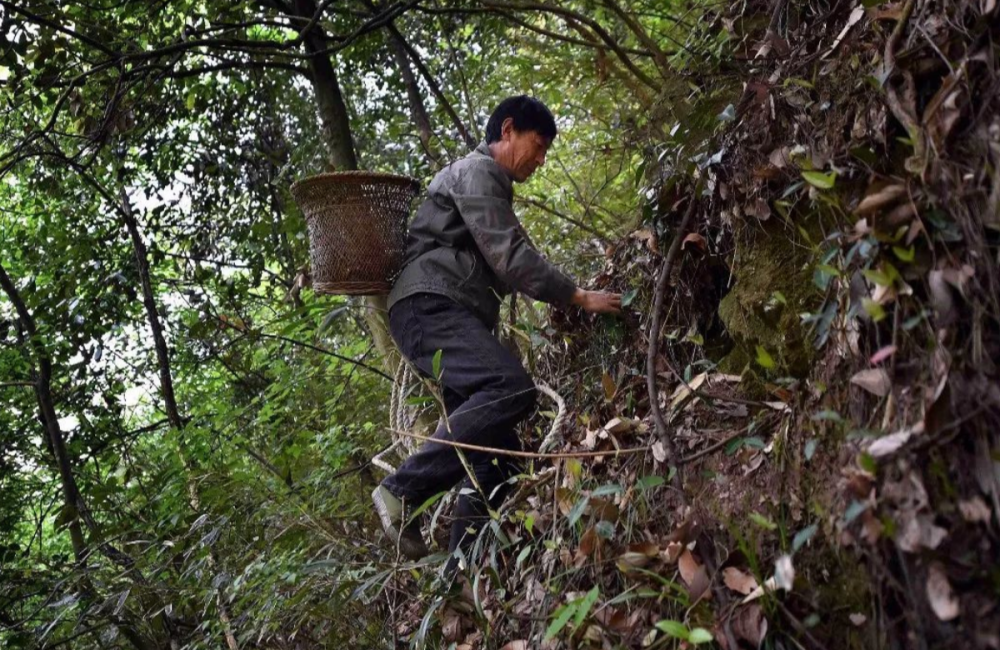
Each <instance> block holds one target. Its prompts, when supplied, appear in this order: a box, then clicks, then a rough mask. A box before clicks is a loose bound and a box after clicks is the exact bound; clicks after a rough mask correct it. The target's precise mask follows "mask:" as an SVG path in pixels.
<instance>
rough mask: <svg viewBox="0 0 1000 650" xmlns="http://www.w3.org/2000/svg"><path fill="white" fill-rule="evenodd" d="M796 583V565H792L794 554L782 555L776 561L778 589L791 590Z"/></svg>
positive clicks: (775, 572)
mask: <svg viewBox="0 0 1000 650" xmlns="http://www.w3.org/2000/svg"><path fill="white" fill-rule="evenodd" d="M794 583H795V567H794V566H792V556H791V555H782V556H781V557H779V558H778V560H777V561H776V562H775V563H774V584H775V585H777V587H778V589H784V590H785V591H791V589H792V585H793V584H794Z"/></svg>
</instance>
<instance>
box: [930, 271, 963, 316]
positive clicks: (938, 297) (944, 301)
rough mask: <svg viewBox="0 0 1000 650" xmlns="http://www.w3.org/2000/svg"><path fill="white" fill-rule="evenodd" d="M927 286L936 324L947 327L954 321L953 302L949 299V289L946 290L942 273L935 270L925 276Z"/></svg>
mask: <svg viewBox="0 0 1000 650" xmlns="http://www.w3.org/2000/svg"><path fill="white" fill-rule="evenodd" d="M927 286H928V287H929V288H930V290H931V292H930V293H931V295H930V299H931V307H933V308H934V312H935V313H936V314H937V319H938V322H939V323H940V324H941V325H948V324H950V323H953V322H954V321H955V317H956V313H955V301H954V300H953V299H952V297H951V289H950V288H948V284H947V282H945V279H944V272H943V271H941V270H939V269H935V270H933V271H931V272H930V273H928V274H927Z"/></svg>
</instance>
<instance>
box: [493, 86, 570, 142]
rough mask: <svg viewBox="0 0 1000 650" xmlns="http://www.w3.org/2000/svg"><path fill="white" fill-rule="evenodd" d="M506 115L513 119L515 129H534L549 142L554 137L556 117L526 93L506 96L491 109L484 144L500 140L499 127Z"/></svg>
mask: <svg viewBox="0 0 1000 650" xmlns="http://www.w3.org/2000/svg"><path fill="white" fill-rule="evenodd" d="M508 117H510V118H513V119H514V129H515V130H517V131H534V132H535V133H537V134H538V135H540V136H542V137H543V138H547V139H548V140H549V141H550V142H551V141H552V140H554V139H555V137H556V133H557V132H558V129H556V118H554V117H553V116H552V111H550V110H549V109H548V107H547V106H545V104H543V103H542V102H540V101H538V100H537V99H535V98H534V97H529V96H528V95H516V96H514V97H508V98H507V99H505V100H503V101H502V102H500V104H499V105H498V106H497V107H496V108H495V109H493V114H492V115H490V121H489V122H487V123H486V144H492V143H494V142H498V141H499V140H500V137H501V135H500V129H501V127H502V126H503V123H504V120H506V119H507V118H508Z"/></svg>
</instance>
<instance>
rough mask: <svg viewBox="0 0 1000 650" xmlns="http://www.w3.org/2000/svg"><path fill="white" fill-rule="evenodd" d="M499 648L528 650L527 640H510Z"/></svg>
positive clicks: (503, 649) (502, 649)
mask: <svg viewBox="0 0 1000 650" xmlns="http://www.w3.org/2000/svg"><path fill="white" fill-rule="evenodd" d="M500 650H528V642H527V641H524V640H521V639H518V640H517V641H511V642H510V643H508V644H507V645H505V646H504V647H502V648H500Z"/></svg>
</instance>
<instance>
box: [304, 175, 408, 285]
mask: <svg viewBox="0 0 1000 650" xmlns="http://www.w3.org/2000/svg"><path fill="white" fill-rule="evenodd" d="M291 190H292V196H293V197H294V198H295V202H296V203H297V204H298V205H299V208H301V209H302V213H303V214H304V215H305V218H306V225H307V226H308V227H309V254H310V257H311V258H312V278H313V289H314V290H315V291H318V292H320V293H336V294H349V295H369V296H371V295H379V294H386V293H389V290H390V289H391V288H392V282H393V280H395V279H396V276H397V275H398V274H399V271H400V270H401V269H400V267H401V266H402V263H403V256H404V254H405V252H406V227H407V217H408V216H409V214H410V202H411V201H412V200H413V197H414V196H416V195H417V192H419V191H420V184H419V183H418V182H417V181H416V179H413V178H410V177H408V176H397V175H395V174H377V173H373V172H361V171H351V172H333V173H327V174H317V175H316V176H310V177H309V178H304V179H302V180H300V181H298V182H297V183H295V184H293V185H292V187H291Z"/></svg>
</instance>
